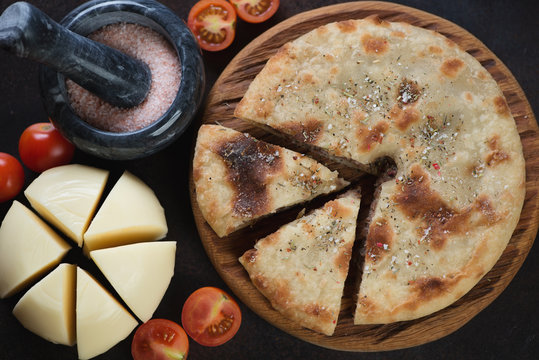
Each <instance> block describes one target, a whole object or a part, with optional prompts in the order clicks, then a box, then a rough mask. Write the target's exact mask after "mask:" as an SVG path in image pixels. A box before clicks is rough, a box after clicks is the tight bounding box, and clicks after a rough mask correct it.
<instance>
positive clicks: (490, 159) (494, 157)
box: [485, 150, 509, 166]
mask: <svg viewBox="0 0 539 360" xmlns="http://www.w3.org/2000/svg"><path fill="white" fill-rule="evenodd" d="M506 160H509V155H508V154H507V153H505V152H503V151H501V150H494V151H492V152H490V153H489V154H488V155H487V158H486V159H485V162H486V164H487V166H494V165H496V164H499V163H501V162H503V161H506Z"/></svg>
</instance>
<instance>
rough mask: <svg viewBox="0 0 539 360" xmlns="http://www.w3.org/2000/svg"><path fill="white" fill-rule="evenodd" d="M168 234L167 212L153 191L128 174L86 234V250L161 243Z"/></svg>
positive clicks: (111, 192) (123, 177) (119, 183)
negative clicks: (160, 240)
mask: <svg viewBox="0 0 539 360" xmlns="http://www.w3.org/2000/svg"><path fill="white" fill-rule="evenodd" d="M167 232H168V227H167V220H166V218H165V210H164V209H163V207H162V206H161V204H160V203H159V200H158V199H157V196H155V193H154V192H153V190H152V189H151V188H150V187H149V186H148V185H146V184H145V183H144V182H143V181H142V180H140V179H139V178H137V177H136V176H134V175H133V174H131V173H130V172H128V171H125V172H124V173H123V175H122V176H121V177H120V179H119V180H118V181H117V182H116V184H115V185H114V187H113V188H112V190H111V191H110V193H109V194H108V196H107V198H106V199H105V201H104V202H103V205H101V207H100V208H99V210H98V211H97V214H96V215H95V217H94V219H93V220H92V222H91V223H90V226H89V227H88V230H87V231H86V233H85V234H84V250H85V253H86V254H87V253H89V252H90V251H92V250H96V249H102V248H106V247H114V246H120V245H127V244H133V243H137V242H142V241H152V240H159V239H162V238H164V237H165V236H166V234H167Z"/></svg>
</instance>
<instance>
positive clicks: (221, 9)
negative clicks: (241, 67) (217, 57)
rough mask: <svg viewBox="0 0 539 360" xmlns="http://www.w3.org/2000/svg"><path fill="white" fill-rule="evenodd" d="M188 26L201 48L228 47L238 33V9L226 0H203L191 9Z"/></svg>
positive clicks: (214, 49)
mask: <svg viewBox="0 0 539 360" xmlns="http://www.w3.org/2000/svg"><path fill="white" fill-rule="evenodd" d="M187 26H189V28H190V29H191V31H192V32H193V34H194V35H195V37H196V38H197V40H198V43H199V45H200V47H201V48H203V49H204V50H208V51H219V50H222V49H225V48H227V47H228V46H229V45H230V44H231V43H232V40H234V36H235V35H236V11H234V8H233V7H232V5H231V4H230V3H228V2H226V1H225V0H202V1H199V2H197V3H196V4H195V6H193V8H192V9H191V11H189V17H188V19H187Z"/></svg>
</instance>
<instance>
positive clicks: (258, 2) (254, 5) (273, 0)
mask: <svg viewBox="0 0 539 360" xmlns="http://www.w3.org/2000/svg"><path fill="white" fill-rule="evenodd" d="M230 2H231V3H232V5H234V7H235V8H236V12H237V13H238V16H239V17H240V18H241V19H242V20H245V21H247V22H250V23H261V22H263V21H266V20H268V19H269V18H270V17H272V16H273V14H275V12H276V11H277V9H278V8H279V0H230Z"/></svg>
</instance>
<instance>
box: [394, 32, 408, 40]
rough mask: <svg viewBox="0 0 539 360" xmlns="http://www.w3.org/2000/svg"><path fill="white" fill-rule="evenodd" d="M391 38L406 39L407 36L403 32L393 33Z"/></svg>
mask: <svg viewBox="0 0 539 360" xmlns="http://www.w3.org/2000/svg"><path fill="white" fill-rule="evenodd" d="M391 36H393V37H398V38H401V39H404V38H405V37H406V34H405V33H403V32H402V31H392V32H391Z"/></svg>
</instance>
